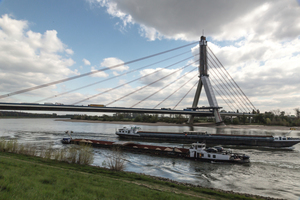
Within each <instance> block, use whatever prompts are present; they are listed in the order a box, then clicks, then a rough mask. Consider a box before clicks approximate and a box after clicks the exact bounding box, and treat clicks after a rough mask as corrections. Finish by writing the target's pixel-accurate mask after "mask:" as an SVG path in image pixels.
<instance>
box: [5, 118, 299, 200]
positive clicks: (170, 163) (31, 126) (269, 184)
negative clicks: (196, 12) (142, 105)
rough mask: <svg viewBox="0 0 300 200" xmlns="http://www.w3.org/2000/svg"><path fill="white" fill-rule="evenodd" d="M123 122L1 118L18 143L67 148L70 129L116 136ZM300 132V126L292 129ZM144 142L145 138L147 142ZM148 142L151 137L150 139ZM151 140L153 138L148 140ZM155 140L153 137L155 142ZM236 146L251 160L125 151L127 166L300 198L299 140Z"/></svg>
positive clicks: (100, 154)
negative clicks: (288, 144) (203, 159)
mask: <svg viewBox="0 0 300 200" xmlns="http://www.w3.org/2000/svg"><path fill="white" fill-rule="evenodd" d="M123 126H126V125H123V124H122V123H121V122H120V124H103V123H84V122H66V121H56V120H55V119H0V138H4V139H17V140H18V141H19V143H31V144H33V145H36V146H38V147H39V148H43V147H45V146H49V145H51V146H52V147H53V148H68V146H69V145H63V144H61V142H60V140H61V139H62V138H63V137H68V136H67V135H66V134H65V131H66V130H72V131H74V133H73V134H72V137H73V138H88V139H99V140H109V141H118V140H119V139H118V136H117V135H115V131H116V129H117V128H121V127H123ZM139 127H141V129H142V130H148V131H174V132H182V131H188V130H189V128H188V127H183V126H139ZM195 131H207V132H208V133H211V134H214V133H226V134H253V135H259V134H261V135H265V134H274V135H282V134H283V133H288V132H289V131H272V132H270V131H266V130H255V129H249V130H248V129H229V128H225V129H224V128H222V129H220V128H205V127H195ZM289 135H290V136H292V137H300V131H299V130H298V131H293V132H291V133H290V134H289ZM143 143H146V142H143ZM148 143H149V142H148ZM149 144H151V143H149ZM152 144H153V143H152ZM159 145H166V146H172V147H174V146H182V144H181V143H167V142H164V143H161V144H159ZM230 148H231V149H232V150H233V151H234V152H237V153H244V154H247V155H249V156H250V160H251V163H250V164H242V165H240V164H226V163H206V162H196V161H192V160H186V159H181V158H166V157H158V156H151V155H141V154H134V153H126V152H124V154H123V156H124V158H125V159H126V168H125V171H131V172H137V173H144V174H148V175H152V176H159V177H165V178H169V179H173V180H176V181H179V182H187V183H191V184H195V185H201V186H204V187H212V188H219V189H223V190H232V191H235V192H241V193H250V194H256V195H262V196H269V197H275V198H284V199H297V200H298V199H300V144H297V145H295V146H293V148H281V149H274V148H237V147H230ZM94 154H95V156H94V157H95V160H94V163H93V165H96V166H105V162H107V160H108V157H109V156H110V155H111V154H112V152H111V151H110V150H108V149H96V148H95V149H94Z"/></svg>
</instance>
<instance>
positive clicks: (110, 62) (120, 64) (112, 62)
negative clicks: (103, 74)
mask: <svg viewBox="0 0 300 200" xmlns="http://www.w3.org/2000/svg"><path fill="white" fill-rule="evenodd" d="M100 65H101V67H107V68H111V70H114V71H121V72H122V71H126V70H128V69H129V67H128V66H126V65H125V66H124V61H122V60H120V59H118V58H114V57H110V58H105V59H103V62H102V63H101V64H100ZM116 66H117V67H116Z"/></svg>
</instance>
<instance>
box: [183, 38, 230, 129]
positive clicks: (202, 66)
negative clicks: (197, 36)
mask: <svg viewBox="0 0 300 200" xmlns="http://www.w3.org/2000/svg"><path fill="white" fill-rule="evenodd" d="M206 47H207V41H206V37H204V36H201V40H200V42H199V51H200V53H199V57H200V59H199V67H198V70H199V82H198V86H197V90H196V93H195V97H194V101H193V105H192V109H197V108H198V107H197V106H198V102H199V98H200V94H201V90H202V87H203V86H204V89H205V93H206V97H207V99H208V102H209V105H210V107H212V108H213V113H214V116H215V121H216V124H218V125H222V124H223V125H224V122H223V120H222V117H221V115H220V113H219V109H220V107H219V106H218V102H217V99H216V97H215V94H214V92H213V89H212V85H211V83H210V80H209V75H208V73H207V69H208V66H207V50H206ZM193 122H194V116H193V115H191V116H190V118H189V121H188V123H189V124H190V125H192V124H193Z"/></svg>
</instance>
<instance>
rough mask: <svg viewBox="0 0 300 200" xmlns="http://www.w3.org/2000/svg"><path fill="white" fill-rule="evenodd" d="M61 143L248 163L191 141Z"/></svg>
mask: <svg viewBox="0 0 300 200" xmlns="http://www.w3.org/2000/svg"><path fill="white" fill-rule="evenodd" d="M61 142H62V143H63V144H79V145H80V144H85V145H86V144H87V145H91V146H93V147H102V148H118V149H121V150H126V151H132V152H137V153H148V154H153V155H162V156H168V157H182V158H188V159H193V160H196V161H209V162H230V163H249V162H250V157H249V156H247V155H245V154H239V153H233V152H232V151H231V150H224V149H223V147H220V146H216V147H211V148H207V147H206V144H204V143H193V144H192V145H191V147H190V148H179V147H168V146H156V145H147V144H139V143H134V142H130V141H117V142H113V141H104V140H89V139H71V138H63V139H62V141H61Z"/></svg>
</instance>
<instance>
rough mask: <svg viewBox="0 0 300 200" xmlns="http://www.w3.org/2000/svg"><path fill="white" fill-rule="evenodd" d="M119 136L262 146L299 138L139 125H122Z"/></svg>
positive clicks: (287, 143)
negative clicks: (162, 129) (161, 129)
mask: <svg viewBox="0 0 300 200" xmlns="http://www.w3.org/2000/svg"><path fill="white" fill-rule="evenodd" d="M116 134H117V135H118V136H119V137H120V138H126V139H138V140H157V141H162V140H165V141H168V142H172V141H173V142H179V141H180V142H188V143H194V142H204V143H206V144H207V145H240V146H263V147H291V146H293V145H295V144H298V143H299V142H300V138H292V137H286V136H272V135H228V134H208V133H207V132H202V131H186V132H182V133H176V132H151V131H141V130H140V128H139V127H131V128H127V127H123V128H121V129H118V130H117V131H116Z"/></svg>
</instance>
